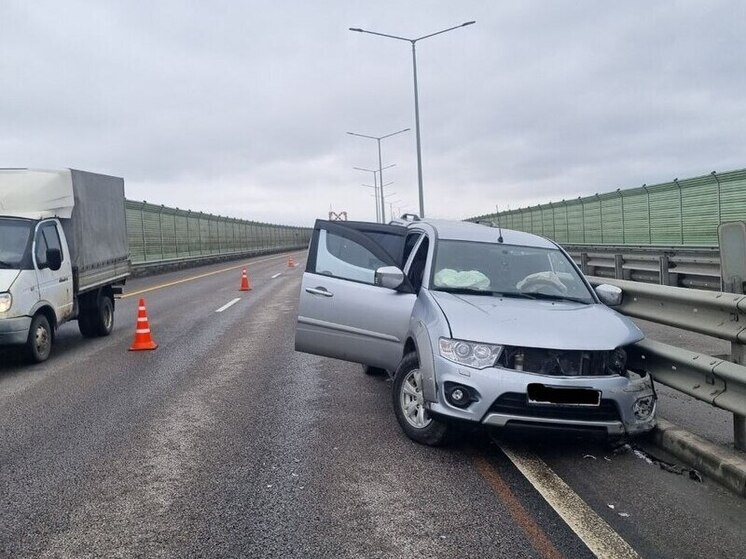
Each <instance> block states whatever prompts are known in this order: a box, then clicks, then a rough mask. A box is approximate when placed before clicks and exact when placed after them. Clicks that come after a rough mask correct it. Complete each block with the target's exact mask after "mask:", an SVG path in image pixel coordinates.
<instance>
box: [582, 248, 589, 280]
mask: <svg viewBox="0 0 746 559" xmlns="http://www.w3.org/2000/svg"><path fill="white" fill-rule="evenodd" d="M580 271H581V272H583V274H585V275H588V274H590V270H589V268H588V253H587V252H581V253H580Z"/></svg>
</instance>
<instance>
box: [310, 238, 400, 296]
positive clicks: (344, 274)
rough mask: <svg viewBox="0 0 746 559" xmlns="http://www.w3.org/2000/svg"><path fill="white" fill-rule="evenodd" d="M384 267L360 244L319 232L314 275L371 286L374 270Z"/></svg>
mask: <svg viewBox="0 0 746 559" xmlns="http://www.w3.org/2000/svg"><path fill="white" fill-rule="evenodd" d="M386 265H387V264H386V263H385V262H383V261H381V260H380V259H379V258H378V257H376V256H375V255H374V254H373V253H372V252H370V251H369V250H368V249H367V248H365V247H364V246H362V245H361V244H359V243H356V242H355V241H353V240H350V239H348V238H346V237H342V236H341V235H337V234H335V233H331V232H329V231H326V230H325V229H321V230H320V231H319V242H318V249H317V252H316V266H315V270H314V272H315V273H317V274H323V275H327V276H333V277H335V278H341V279H348V280H353V281H359V282H362V283H368V284H371V285H373V283H374V281H373V280H374V277H375V272H376V270H377V269H378V268H380V267H381V266H386Z"/></svg>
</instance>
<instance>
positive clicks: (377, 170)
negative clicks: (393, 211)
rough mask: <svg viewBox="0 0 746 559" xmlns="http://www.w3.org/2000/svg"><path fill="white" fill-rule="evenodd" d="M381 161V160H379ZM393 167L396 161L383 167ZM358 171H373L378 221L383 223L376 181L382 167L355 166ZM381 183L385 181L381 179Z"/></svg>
mask: <svg viewBox="0 0 746 559" xmlns="http://www.w3.org/2000/svg"><path fill="white" fill-rule="evenodd" d="M379 153H380V151H379ZM379 163H380V162H379ZM391 167H396V163H392V164H391V165H386V166H385V167H383V169H391ZM353 169H355V170H356V171H365V172H367V173H373V184H374V185H375V186H373V188H375V189H376V190H375V193H376V223H383V221H382V220H381V204H380V202H379V201H378V181H376V174H377V173H379V172H380V171H381V170H382V169H365V168H363V167H353ZM381 184H383V181H381ZM363 186H370V185H363Z"/></svg>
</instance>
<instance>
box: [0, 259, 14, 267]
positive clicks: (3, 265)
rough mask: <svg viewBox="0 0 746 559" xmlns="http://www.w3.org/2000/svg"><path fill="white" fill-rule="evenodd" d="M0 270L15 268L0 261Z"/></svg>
mask: <svg viewBox="0 0 746 559" xmlns="http://www.w3.org/2000/svg"><path fill="white" fill-rule="evenodd" d="M0 268H15V266H13V264H8V263H7V262H5V261H4V260H0Z"/></svg>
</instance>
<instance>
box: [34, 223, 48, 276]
mask: <svg viewBox="0 0 746 559" xmlns="http://www.w3.org/2000/svg"><path fill="white" fill-rule="evenodd" d="M47 248H49V247H48V246H47V241H46V240H45V238H44V231H43V228H42V227H39V230H38V231H37V232H36V248H35V250H34V254H35V255H36V265H37V267H38V268H40V269H41V268H43V267H44V266H46V265H47Z"/></svg>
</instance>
